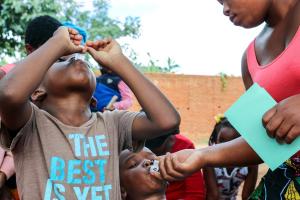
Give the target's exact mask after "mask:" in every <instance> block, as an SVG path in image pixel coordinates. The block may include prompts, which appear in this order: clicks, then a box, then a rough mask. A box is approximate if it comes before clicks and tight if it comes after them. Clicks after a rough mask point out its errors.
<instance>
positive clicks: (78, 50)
mask: <svg viewBox="0 0 300 200" xmlns="http://www.w3.org/2000/svg"><path fill="white" fill-rule="evenodd" d="M74 46H75V47H74V53H82V52H83V50H84V47H83V46H82V45H74Z"/></svg>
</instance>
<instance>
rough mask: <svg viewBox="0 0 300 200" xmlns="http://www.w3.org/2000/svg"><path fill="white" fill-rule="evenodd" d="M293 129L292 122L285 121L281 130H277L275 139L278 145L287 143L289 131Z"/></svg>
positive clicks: (280, 127)
mask: <svg viewBox="0 0 300 200" xmlns="http://www.w3.org/2000/svg"><path fill="white" fill-rule="evenodd" d="M292 128H293V123H292V122H291V120H286V119H285V120H283V122H282V123H281V124H280V126H279V128H278V129H277V130H276V133H275V138H276V140H277V142H278V143H282V142H283V141H285V138H286V136H287V135H288V133H289V131H290V130H291V129H292Z"/></svg>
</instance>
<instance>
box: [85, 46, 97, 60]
mask: <svg viewBox="0 0 300 200" xmlns="http://www.w3.org/2000/svg"><path fill="white" fill-rule="evenodd" d="M86 51H87V52H88V53H89V54H90V55H91V56H92V57H93V58H94V59H95V60H96V58H97V56H98V55H97V51H96V50H95V49H94V48H92V47H86Z"/></svg>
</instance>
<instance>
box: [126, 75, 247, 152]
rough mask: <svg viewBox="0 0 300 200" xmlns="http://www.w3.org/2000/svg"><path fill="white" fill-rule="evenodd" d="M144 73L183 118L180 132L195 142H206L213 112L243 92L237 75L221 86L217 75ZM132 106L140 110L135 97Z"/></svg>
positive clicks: (227, 105) (211, 125)
mask: <svg viewBox="0 0 300 200" xmlns="http://www.w3.org/2000/svg"><path fill="white" fill-rule="evenodd" d="M146 76H147V77H148V78H149V79H151V80H152V81H153V82H154V84H155V85H156V86H158V87H159V88H160V89H161V91H163V93H164V94H165V95H166V96H167V97H168V98H169V99H170V101H171V102H172V103H173V104H174V105H175V107H176V109H177V110H178V111H179V112H180V115H181V118H182V123H181V127H180V129H181V133H183V134H184V135H186V136H188V137H189V138H190V139H192V141H193V142H194V143H195V144H196V145H197V146H199V145H205V143H206V142H207V140H208V137H209V135H210V133H211V131H212V128H213V126H214V124H215V121H214V116H215V115H216V114H218V113H224V111H226V109H227V108H229V107H230V105H231V104H232V103H233V102H234V101H235V100H236V99H237V98H238V97H239V96H240V95H241V94H242V93H243V92H244V87H243V83H242V80H241V78H240V77H228V78H227V79H225V82H226V86H225V87H222V81H221V78H220V77H219V76H194V75H175V74H146ZM223 83H224V81H223ZM145 92H147V91H145ZM149 98H151V96H149ZM153 101H155V99H153ZM131 110H140V106H139V104H138V103H137V101H136V100H135V103H134V106H133V108H132V109H131Z"/></svg>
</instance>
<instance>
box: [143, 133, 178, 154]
mask: <svg viewBox="0 0 300 200" xmlns="http://www.w3.org/2000/svg"><path fill="white" fill-rule="evenodd" d="M179 132H180V131H179V129H176V130H174V131H171V132H168V133H166V134H165V135H163V136H159V137H156V138H153V139H149V140H146V142H145V147H147V148H148V149H150V150H151V151H153V149H155V148H158V147H160V146H161V145H163V143H164V142H165V141H166V140H167V139H168V138H169V137H170V136H171V135H176V134H179Z"/></svg>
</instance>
